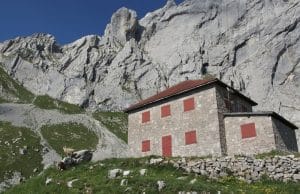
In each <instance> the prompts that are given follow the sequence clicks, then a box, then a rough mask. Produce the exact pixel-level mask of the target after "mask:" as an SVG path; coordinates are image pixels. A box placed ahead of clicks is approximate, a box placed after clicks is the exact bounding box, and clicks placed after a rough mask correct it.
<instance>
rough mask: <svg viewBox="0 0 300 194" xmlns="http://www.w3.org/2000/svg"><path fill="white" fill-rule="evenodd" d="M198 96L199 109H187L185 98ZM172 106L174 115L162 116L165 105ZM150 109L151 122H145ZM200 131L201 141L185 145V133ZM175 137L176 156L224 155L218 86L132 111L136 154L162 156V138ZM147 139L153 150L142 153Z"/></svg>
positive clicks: (130, 123) (130, 131)
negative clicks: (143, 142)
mask: <svg viewBox="0 0 300 194" xmlns="http://www.w3.org/2000/svg"><path fill="white" fill-rule="evenodd" d="M189 97H194V99H195V110H192V111H188V112H184V111H183V100H184V99H186V98H189ZM167 104H170V105H171V116H168V117H165V118H161V113H160V111H161V106H163V105H167ZM148 110H149V111H150V113H151V119H150V122H148V123H141V120H142V118H141V117H142V116H141V115H142V112H144V111H148ZM192 130H196V133H197V143H196V144H191V145H185V132H188V131H192ZM166 135H171V136H172V153H173V156H205V155H221V145H220V136H219V120H218V111H217V102H216V90H215V88H214V87H212V86H210V87H209V88H202V89H201V90H200V89H199V90H198V91H195V92H192V93H191V92H190V93H185V94H184V96H177V97H173V98H171V99H169V100H168V101H166V102H163V103H160V104H154V105H152V107H146V108H145V109H143V110H139V111H138V112H135V113H131V114H129V121H128V144H129V146H130V148H131V152H132V154H133V156H136V157H140V156H146V155H162V145H161V144H162V142H161V138H162V137H163V136H166ZM143 140H150V141H151V143H150V144H151V145H150V149H151V150H150V151H149V152H144V153H143V152H141V147H142V146H141V143H142V141H143Z"/></svg>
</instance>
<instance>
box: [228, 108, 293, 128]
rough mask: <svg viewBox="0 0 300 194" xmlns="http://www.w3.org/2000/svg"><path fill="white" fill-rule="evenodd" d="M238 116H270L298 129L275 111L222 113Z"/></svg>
mask: <svg viewBox="0 0 300 194" xmlns="http://www.w3.org/2000/svg"><path fill="white" fill-rule="evenodd" d="M238 116H272V117H274V118H276V119H278V120H280V121H281V122H283V123H285V124H286V125H288V126H289V127H291V128H292V129H298V127H297V126H296V125H294V124H293V123H291V122H290V121H288V120H286V119H285V118H283V117H282V116H280V115H279V114H277V113H276V112H272V111H263V112H233V113H224V117H238Z"/></svg>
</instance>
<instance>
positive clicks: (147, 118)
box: [142, 111, 150, 123]
mask: <svg viewBox="0 0 300 194" xmlns="http://www.w3.org/2000/svg"><path fill="white" fill-rule="evenodd" d="M149 121H150V111H147V112H143V113H142V123H146V122H149Z"/></svg>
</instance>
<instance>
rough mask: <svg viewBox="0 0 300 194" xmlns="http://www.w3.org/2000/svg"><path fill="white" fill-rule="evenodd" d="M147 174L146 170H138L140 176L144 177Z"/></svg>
mask: <svg viewBox="0 0 300 194" xmlns="http://www.w3.org/2000/svg"><path fill="white" fill-rule="evenodd" d="M146 173H147V169H145V168H143V169H141V170H140V175H141V176H144V175H145V174H146Z"/></svg>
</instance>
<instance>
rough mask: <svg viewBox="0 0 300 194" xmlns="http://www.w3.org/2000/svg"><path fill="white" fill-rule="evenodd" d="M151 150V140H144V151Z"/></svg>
mask: <svg viewBox="0 0 300 194" xmlns="http://www.w3.org/2000/svg"><path fill="white" fill-rule="evenodd" d="M149 151H150V140H144V141H142V152H149Z"/></svg>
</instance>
